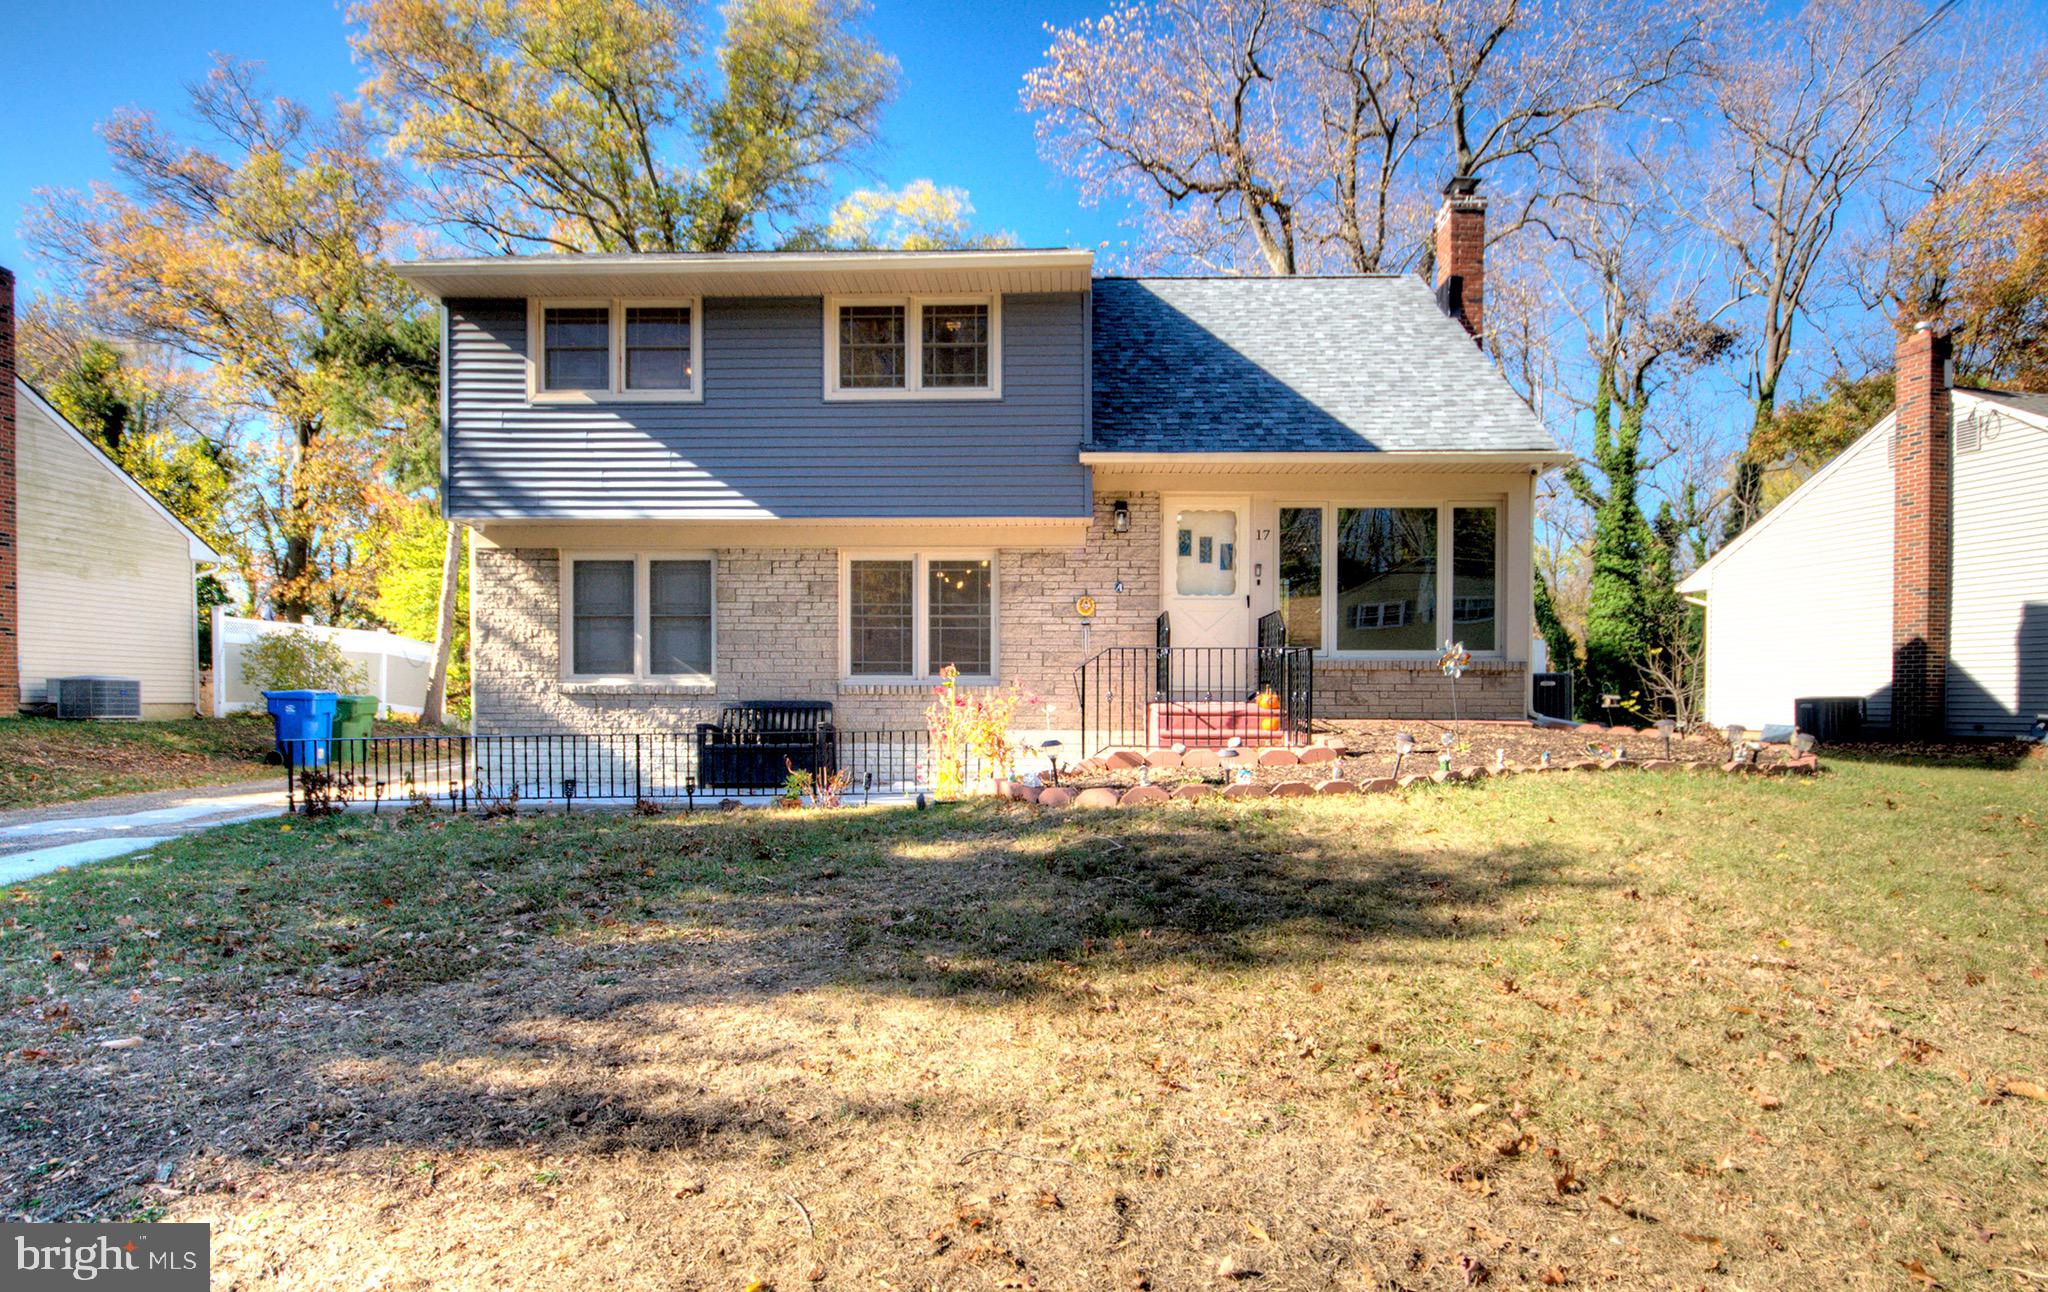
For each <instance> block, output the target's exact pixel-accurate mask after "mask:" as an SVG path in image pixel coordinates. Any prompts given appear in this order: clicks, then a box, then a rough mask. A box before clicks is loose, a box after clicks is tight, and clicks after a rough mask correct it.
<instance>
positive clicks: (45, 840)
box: [0, 781, 284, 884]
mask: <svg viewBox="0 0 2048 1292" xmlns="http://www.w3.org/2000/svg"><path fill="white" fill-rule="evenodd" d="M283 813H284V783H283V782H282V781H278V782H266V781H244V782H242V783H240V784H235V785H210V786H200V787H197V788H193V789H182V790H156V791H153V792H151V793H148V794H118V795H114V796H112V797H110V798H103V799H89V800H87V801H85V802H83V803H59V804H53V805H51V806H49V807H39V808H23V809H21V810H19V811H14V812H0V884H14V883H19V882H20V881H22V880H24V879H33V878H35V877H36V876H37V875H46V874H48V873H49V872H51V871H53V870H57V869H59V868H61V867H64V866H81V865H84V864H86V863H87V862H93V861H104V860H106V859H107V858H109V857H119V856H121V855H123V854H125V853H130V852H139V851H141V850H142V849H144V848H153V847H155V846H156V845H158V844H160V843H166V842H168V841H170V840H171V839H175V838H177V837H178V836H179V835H185V834H195V833H197V832H198V831H201V830H211V829H212V828H213V827H215V826H218V825H233V824H235V823H236V822H238V821H256V820H260V819H262V818H263V817H270V816H281V815H282V814H283Z"/></svg>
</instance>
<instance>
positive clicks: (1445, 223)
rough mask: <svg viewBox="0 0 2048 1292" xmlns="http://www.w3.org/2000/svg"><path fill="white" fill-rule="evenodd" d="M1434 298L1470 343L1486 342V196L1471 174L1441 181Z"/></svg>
mask: <svg viewBox="0 0 2048 1292" xmlns="http://www.w3.org/2000/svg"><path fill="white" fill-rule="evenodd" d="M1436 300H1437V304H1439V305H1441V306H1443V309H1444V313H1446V314H1448V315H1450V316H1451V317H1452V318H1454V319H1456V320H1458V322H1460V323H1463V324H1464V325H1465V330H1466V331H1467V332H1470V333H1471V334H1472V339H1473V340H1474V341H1475V342H1478V343H1479V344H1480V345H1482V346H1483V345H1485V344H1486V342H1485V336H1486V199H1485V198H1483V197H1481V196H1479V181H1478V179H1477V178H1475V177H1473V176H1471V175H1456V176H1453V177H1452V178H1451V182H1450V183H1448V184H1446V185H1444V204H1443V206H1442V207H1441V208H1440V209H1439V210H1438V211H1437V213H1436Z"/></svg>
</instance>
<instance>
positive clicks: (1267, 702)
mask: <svg viewBox="0 0 2048 1292" xmlns="http://www.w3.org/2000/svg"><path fill="white" fill-rule="evenodd" d="M1252 703H1253V704H1256V705H1258V706H1259V707H1260V708H1261V709H1277V708H1279V707H1280V697H1279V696H1277V695H1275V694H1273V691H1272V688H1271V687H1268V688H1267V689H1265V690H1263V691H1261V692H1259V693H1258V695H1257V696H1255V697H1253V700H1252Z"/></svg>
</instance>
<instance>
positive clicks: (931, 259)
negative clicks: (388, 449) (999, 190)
mask: <svg viewBox="0 0 2048 1292" xmlns="http://www.w3.org/2000/svg"><path fill="white" fill-rule="evenodd" d="M1094 266H1095V256H1094V253H1092V252H1088V251H1073V250H1066V249H1060V250H1037V251H1024V250H994V251H823V252H781V251H745V252H704V253H688V254H682V253H678V254H649V255H593V256H570V255H549V256H486V257H478V258H474V259H462V260H415V261H409V262H400V263H395V264H393V265H392V268H393V269H394V270H395V271H396V272H397V274H398V276H399V277H401V278H403V279H405V280H406V281H407V282H409V283H411V284H412V285H413V286H414V287H415V288H417V289H418V290H419V291H420V293H421V294H422V295H424V296H426V297H428V298H429V299H432V300H446V299H448V298H450V297H494V296H495V297H514V296H516V297H528V296H539V297H548V296H560V297H575V296H620V297H624V296H861V295H869V294H875V295H882V294H892V293H894V294H908V293H924V294H942V293H947V292H1083V291H1086V290H1088V280H1089V276H1090V275H1091V274H1092V273H1093V271H1094Z"/></svg>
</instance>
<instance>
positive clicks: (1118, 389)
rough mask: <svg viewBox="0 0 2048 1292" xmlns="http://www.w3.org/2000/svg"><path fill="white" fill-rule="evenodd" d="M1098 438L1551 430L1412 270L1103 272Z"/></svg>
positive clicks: (1149, 442)
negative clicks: (1205, 274) (1221, 274)
mask: <svg viewBox="0 0 2048 1292" xmlns="http://www.w3.org/2000/svg"><path fill="white" fill-rule="evenodd" d="M1092 353H1093V374H1092V375H1093V399H1092V403H1093V420H1094V425H1093V437H1092V440H1091V442H1090V445H1089V447H1090V448H1091V449H1094V450H1097V451H1103V452H1144V453H1269V452H1295V453H1327V452H1364V453H1371V452H1394V453H1417V452H1421V453H1442V452H1465V451H1470V452H1495V453H1498V452H1528V453H1531V454H1538V455H1549V456H1554V455H1556V454H1557V453H1558V452H1559V448H1558V445H1557V442H1556V440H1555V439H1553V438H1552V437H1551V435H1550V433H1549V431H1548V430H1546V429H1545V428H1544V426H1543V425H1542V423H1541V422H1539V421H1538V420H1537V419H1536V416H1535V414H1534V413H1532V412H1530V410H1529V406H1528V405H1527V404H1525V403H1524V402H1523V401H1522V399H1521V397H1520V396H1519V395H1517V394H1516V393H1515V391H1514V389H1513V387H1511V386H1509V385H1508V382H1507V378H1506V377H1504V376H1503V375H1502V374H1501V372H1500V370H1499V369H1498V368H1497V367H1495V366H1494V364H1493V363H1492V361H1491V360H1489V359H1488V358H1487V357H1486V355H1485V354H1483V353H1482V352H1481V351H1480V350H1479V348H1478V347H1476V346H1474V345H1473V344H1472V338H1471V337H1470V336H1469V335H1468V334H1467V333H1466V332H1465V330H1464V328H1463V327H1461V326H1460V325H1459V324H1458V323H1457V322H1456V321H1454V320H1452V319H1451V318H1449V317H1447V316H1446V315H1445V314H1444V312H1443V310H1442V309H1441V308H1440V307H1439V306H1438V305H1437V302H1436V297H1435V295H1434V293H1432V292H1431V291H1430V289H1429V287H1428V286H1427V285H1426V284H1424V283H1423V281H1422V280H1421V279H1420V278H1417V277H1414V276H1413V275H1407V274H1402V275H1383V276H1374V277H1346V278H1308V277H1293V278H1102V279H1097V280H1096V282H1095V291H1094V341H1093V346H1092Z"/></svg>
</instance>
